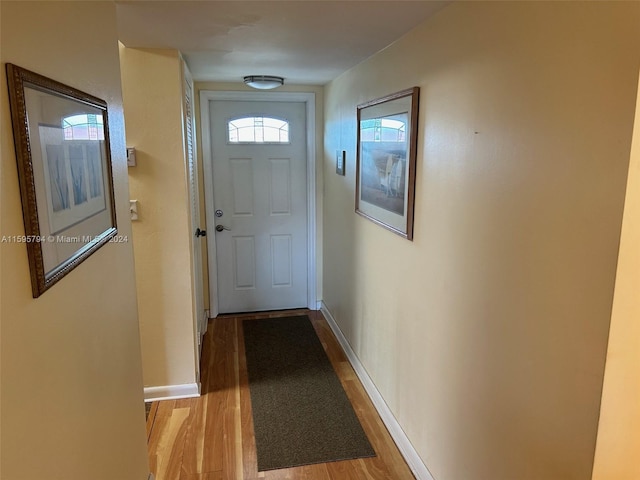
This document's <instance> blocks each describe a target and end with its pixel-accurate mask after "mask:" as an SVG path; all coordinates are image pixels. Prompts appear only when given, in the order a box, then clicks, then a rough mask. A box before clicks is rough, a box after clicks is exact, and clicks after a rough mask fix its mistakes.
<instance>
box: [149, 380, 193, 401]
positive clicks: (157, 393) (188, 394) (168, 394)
mask: <svg viewBox="0 0 640 480" xmlns="http://www.w3.org/2000/svg"><path fill="white" fill-rule="evenodd" d="M199 396H200V383H199V382H198V383H185V384H182V385H165V386H162V387H145V388H144V401H145V402H157V401H158V400H177V399H179V398H192V397H199Z"/></svg>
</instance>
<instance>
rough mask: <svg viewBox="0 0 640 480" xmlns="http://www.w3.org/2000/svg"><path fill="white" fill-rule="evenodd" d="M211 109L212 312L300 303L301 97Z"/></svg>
mask: <svg viewBox="0 0 640 480" xmlns="http://www.w3.org/2000/svg"><path fill="white" fill-rule="evenodd" d="M209 108H210V111H209V115H210V117H209V118H210V135H211V156H212V167H213V168H212V175H213V203H214V209H215V218H214V219H212V220H213V221H212V220H211V219H208V224H209V232H210V235H215V236H216V237H215V244H216V246H215V252H216V264H217V290H218V311H219V313H229V312H251V311H264V310H278V309H286V308H299V307H306V306H307V267H308V265H307V264H308V252H307V158H306V152H307V148H306V135H307V133H306V121H305V120H306V107H305V103H303V102H257V101H225V100H216V101H212V102H210V103H209ZM213 225H215V228H212V227H213Z"/></svg>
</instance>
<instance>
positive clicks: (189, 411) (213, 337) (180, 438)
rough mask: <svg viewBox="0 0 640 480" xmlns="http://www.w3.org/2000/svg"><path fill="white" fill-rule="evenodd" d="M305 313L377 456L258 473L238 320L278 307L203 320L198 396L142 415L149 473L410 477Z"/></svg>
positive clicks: (187, 478) (324, 335)
mask: <svg viewBox="0 0 640 480" xmlns="http://www.w3.org/2000/svg"><path fill="white" fill-rule="evenodd" d="M301 313H303V314H307V315H309V318H310V319H311V320H312V323H313V325H314V327H315V329H316V332H317V333H318V336H319V338H320V340H321V342H322V344H323V346H324V347H325V350H326V352H327V355H328V356H329V359H330V360H331V363H332V364H333V367H334V369H335V370H336V372H337V374H338V376H339V377H340V380H341V382H342V384H343V386H344V388H345V390H346V392H347V395H348V397H349V399H350V400H351V402H352V403H353V405H354V409H355V411H356V413H357V415H358V417H359V419H360V422H361V423H362V426H363V428H364V430H365V432H366V433H367V436H368V438H369V440H370V442H371V444H372V445H373V447H374V449H375V450H376V453H377V455H378V456H377V457H374V458H364V459H357V460H349V461H342V462H333V463H324V464H316V465H308V466H303V467H296V468H289V469H282V470H272V471H268V472H258V471H257V465H256V451H255V440H254V437H253V419H252V416H251V403H250V397H249V390H248V383H247V370H246V361H245V355H244V340H243V335H242V323H241V322H242V320H243V319H248V318H257V319H259V318H265V317H271V316H280V315H281V314H274V313H263V314H244V315H225V316H220V317H218V318H216V319H213V320H210V321H209V328H208V331H207V334H206V335H205V337H204V345H203V352H202V396H200V397H199V398H189V399H183V400H169V401H161V402H155V403H153V405H152V407H151V411H150V414H149V418H148V420H147V435H148V442H149V463H150V466H151V471H152V472H153V473H154V474H155V476H156V480H230V479H244V480H253V479H263V478H264V479H267V480H276V479H307V480H321V479H322V480H330V479H340V480H343V479H344V480H346V479H398V480H403V479H413V478H414V477H413V475H412V474H411V472H410V470H409V468H408V466H407V464H406V463H405V461H404V460H403V458H402V457H401V455H400V453H399V451H398V449H397V447H396V446H395V444H394V443H393V440H392V439H391V437H390V436H389V433H388V432H387V430H386V428H385V426H384V424H383V423H382V421H381V420H380V417H379V416H378V414H377V412H376V411H375V409H374V407H373V405H372V403H371V401H370V400H369V398H368V397H367V394H366V393H365V391H364V389H363V387H362V385H361V384H360V382H359V380H358V378H357V377H356V375H355V373H354V371H353V369H352V367H351V365H350V364H349V362H348V360H347V358H346V357H345V355H344V353H343V352H342V350H341V348H340V346H339V344H338V342H337V341H336V339H335V337H334V335H333V333H332V332H331V329H330V327H329V325H328V324H327V322H326V320H325V319H324V317H323V315H322V313H320V312H316V311H309V310H297V311H287V312H286V313H285V315H296V314H298V315H299V314H301Z"/></svg>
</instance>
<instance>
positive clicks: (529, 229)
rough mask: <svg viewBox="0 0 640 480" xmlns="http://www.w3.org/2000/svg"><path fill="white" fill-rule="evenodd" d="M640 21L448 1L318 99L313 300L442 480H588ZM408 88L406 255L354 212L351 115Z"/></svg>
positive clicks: (617, 7) (618, 7) (580, 9)
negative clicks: (412, 174) (343, 163)
mask: <svg viewBox="0 0 640 480" xmlns="http://www.w3.org/2000/svg"><path fill="white" fill-rule="evenodd" d="M639 25H640V4H638V3H612V2H606V3H588V2H584V3H583V2H579V3H574V2H572V3H549V2H543V3H536V2H496V3H492V2H469V3H454V4H452V5H450V6H448V7H446V8H445V9H443V10H441V11H440V12H439V13H438V14H436V16H434V17H433V18H432V19H430V20H428V21H426V22H425V23H423V24H422V25H421V26H419V27H418V28H416V29H415V30H413V31H412V32H411V33H410V34H408V35H407V36H406V37H404V38H403V39H401V40H399V41H398V42H396V43H395V44H394V45H392V46H391V47H389V48H387V49H386V50H384V51H382V52H381V53H379V54H377V55H375V56H374V57H372V58H370V59H369V60H367V61H366V62H364V63H362V64H360V65H359V66H357V67H355V68H353V69H352V70H350V71H348V72H347V73H345V74H343V75H342V76H340V77H339V78H338V79H336V80H335V81H333V82H331V83H330V84H329V85H328V86H327V87H326V90H325V129H326V131H325V133H326V135H325V152H326V154H325V162H324V163H325V175H324V185H325V193H324V224H325V228H324V238H323V241H324V251H325V255H324V285H323V293H324V300H325V302H326V304H327V305H328V307H329V309H330V310H331V312H332V313H333V315H334V316H335V317H336V319H337V321H338V323H339V325H340V327H341V329H342V330H343V332H344V333H345V335H346V336H347V338H348V340H349V342H350V343H351V346H352V347H353V349H354V350H355V352H356V353H357V355H358V356H359V358H360V360H361V361H362V363H363V364H364V366H365V368H366V369H367V371H368V373H369V374H370V376H371V378H372V379H373V381H374V382H375V384H376V386H377V388H378V389H379V390H380V392H381V393H382V395H383V397H384V398H385V400H386V402H387V403H388V405H389V407H390V408H391V410H392V411H393V413H394V415H395V416H396V418H397V420H398V421H399V423H400V425H401V426H402V428H403V429H404V431H405V432H406V434H407V435H408V437H409V439H410V440H411V442H412V444H413V445H414V447H415V448H416V449H417V451H418V452H419V454H420V455H421V456H422V459H423V461H424V463H425V464H426V466H427V467H428V468H429V469H430V471H431V473H432V474H433V476H434V478H435V479H437V480H469V479H474V480H513V479H518V480H540V479H545V480H569V479H581V480H586V479H588V478H591V473H592V464H593V458H594V449H595V441H596V431H597V426H598V414H599V406H600V394H601V388H602V381H603V371H604V360H605V353H606V348H607V335H608V330H609V320H610V318H611V308H612V300H613V287H614V277H615V273H616V259H617V253H618V242H619V239H620V227H621V220H622V209H623V202H624V191H625V182H626V176H627V169H628V162H629V152H630V143H631V130H632V122H633V115H634V105H635V100H636V88H637V83H638V65H639V53H640V44H639V42H638V28H639ZM414 85H417V86H419V87H421V101H420V118H419V135H418V137H419V145H418V168H417V186H416V203H415V212H416V218H415V230H414V234H415V237H414V241H413V242H409V241H406V240H403V239H402V238H401V237H399V236H396V235H394V234H393V233H391V232H389V231H386V230H384V229H382V228H380V227H378V226H376V225H375V224H373V223H372V222H369V221H367V220H366V219H364V218H361V217H359V216H357V215H355V214H354V212H353V205H354V185H355V177H354V171H355V158H356V151H355V149H356V144H355V137H356V119H355V113H356V105H357V104H359V103H362V102H364V101H367V100H371V99H373V98H377V97H381V96H384V95H386V94H389V93H391V92H394V91H398V90H401V89H405V88H408V87H411V86H414ZM336 149H344V150H346V151H347V175H346V177H339V176H337V175H335V174H334V173H333V170H334V159H333V154H332V153H331V152H333V151H335V150H336ZM636 252H637V250H636Z"/></svg>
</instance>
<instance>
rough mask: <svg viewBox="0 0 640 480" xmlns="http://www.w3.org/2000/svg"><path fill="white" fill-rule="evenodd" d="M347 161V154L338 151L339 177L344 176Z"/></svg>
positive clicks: (337, 168) (337, 166)
mask: <svg viewBox="0 0 640 480" xmlns="http://www.w3.org/2000/svg"><path fill="white" fill-rule="evenodd" d="M346 161H347V152H345V151H344V150H336V173H337V174H338V175H344V170H345V168H344V167H345V163H346Z"/></svg>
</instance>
